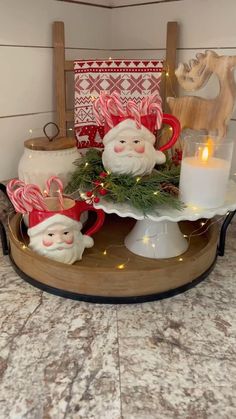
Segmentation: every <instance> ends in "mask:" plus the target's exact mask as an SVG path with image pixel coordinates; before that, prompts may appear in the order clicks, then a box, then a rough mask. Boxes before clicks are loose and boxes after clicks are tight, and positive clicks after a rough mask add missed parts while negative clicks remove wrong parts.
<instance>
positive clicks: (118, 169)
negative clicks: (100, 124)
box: [102, 142, 165, 176]
mask: <svg viewBox="0 0 236 419" xmlns="http://www.w3.org/2000/svg"><path fill="white" fill-rule="evenodd" d="M102 162H103V165H104V167H105V169H106V170H108V171H110V172H112V173H119V174H132V175H134V176H137V175H144V174H149V173H151V171H152V170H153V168H154V166H155V164H157V163H160V164H161V163H164V162H165V155H164V154H163V153H162V152H161V151H157V150H155V148H154V147H153V145H152V144H151V143H146V144H145V152H144V153H142V154H141V153H140V154H138V153H136V152H135V151H128V152H127V151H125V152H124V153H123V152H121V153H116V152H115V151H114V143H113V142H110V143H108V144H107V145H106V147H105V149H104V151H103V154H102Z"/></svg>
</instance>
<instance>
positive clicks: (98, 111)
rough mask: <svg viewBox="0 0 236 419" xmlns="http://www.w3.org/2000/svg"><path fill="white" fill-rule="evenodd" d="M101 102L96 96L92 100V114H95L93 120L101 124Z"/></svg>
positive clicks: (102, 120)
mask: <svg viewBox="0 0 236 419" xmlns="http://www.w3.org/2000/svg"><path fill="white" fill-rule="evenodd" d="M100 106H101V103H100V98H99V97H98V98H97V99H96V100H95V101H94V102H93V114H94V116H95V120H96V122H97V124H98V125H103V123H104V119H103V117H102V115H101V109H100Z"/></svg>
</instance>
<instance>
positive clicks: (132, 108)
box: [126, 100, 141, 128]
mask: <svg viewBox="0 0 236 419" xmlns="http://www.w3.org/2000/svg"><path fill="white" fill-rule="evenodd" d="M126 109H127V114H128V116H131V118H133V119H134V120H135V122H136V124H137V127H138V128H141V119H140V118H141V115H140V112H139V109H138V106H137V105H136V103H135V102H134V101H133V100H128V102H127V105H126Z"/></svg>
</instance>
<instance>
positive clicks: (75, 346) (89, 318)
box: [0, 208, 236, 419]
mask: <svg viewBox="0 0 236 419" xmlns="http://www.w3.org/2000/svg"><path fill="white" fill-rule="evenodd" d="M7 212H8V210H7V209H6V208H5V214H7ZM2 215H3V214H2ZM228 233H229V234H228V238H227V246H226V254H225V256H224V258H218V262H217V265H216V267H215V269H214V271H213V272H212V274H211V275H210V276H209V277H208V278H207V279H206V280H205V281H204V282H202V283H201V284H200V285H198V286H197V287H196V288H194V289H192V290H190V291H188V292H186V293H184V294H181V295H178V296H176V297H173V298H171V299H166V300H162V301H157V302H153V303H145V304H139V305H127V306H125V305H120V306H112V305H94V304H88V303H82V302H77V301H72V300H66V299H63V298H60V297H56V296H53V295H49V294H46V293H44V292H42V291H40V290H38V289H36V288H33V287H32V286H31V285H29V284H27V283H25V282H24V281H23V280H22V279H21V278H20V277H19V276H18V275H17V274H16V273H15V272H14V270H13V268H12V267H11V264H10V262H9V259H8V257H7V256H2V255H1V256H0V300H1V301H0V322H1V333H0V418H1V419H8V418H11V419H21V418H27V419H41V418H43V419H51V418H53V419H62V418H65V419H73V418H75V419H118V418H123V419H154V418H155V419H172V418H175V419H176V418H177V419H178V418H181V419H234V418H235V417H236V258H235V255H236V240H235V237H236V224H235V223H234V224H232V225H231V226H230V227H229V231H228ZM0 252H1V250H0ZM111 280H112V278H111Z"/></svg>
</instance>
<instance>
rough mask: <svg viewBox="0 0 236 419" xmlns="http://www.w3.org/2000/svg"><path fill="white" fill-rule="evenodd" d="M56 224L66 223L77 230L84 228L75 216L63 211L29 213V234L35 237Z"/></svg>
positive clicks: (68, 226)
mask: <svg viewBox="0 0 236 419" xmlns="http://www.w3.org/2000/svg"><path fill="white" fill-rule="evenodd" d="M37 213H38V214H37ZM39 213H40V216H39ZM42 214H43V215H42ZM56 224H61V225H66V227H67V228H71V227H73V228H74V229H77V230H81V228H82V224H81V222H80V221H78V220H77V219H76V218H75V217H68V216H67V215H64V214H61V213H60V214H59V213H54V215H52V213H51V212H50V211H32V212H31V213H30V214H29V225H30V228H28V231H27V233H28V236H29V237H34V236H36V235H37V234H39V233H42V232H43V231H45V230H46V229H47V228H48V227H53V226H54V225H56Z"/></svg>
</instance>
